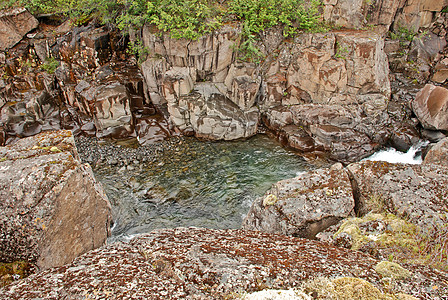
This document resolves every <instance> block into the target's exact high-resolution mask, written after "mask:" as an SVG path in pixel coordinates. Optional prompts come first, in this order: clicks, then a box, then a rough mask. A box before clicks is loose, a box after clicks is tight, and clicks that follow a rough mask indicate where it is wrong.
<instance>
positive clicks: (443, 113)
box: [411, 84, 448, 130]
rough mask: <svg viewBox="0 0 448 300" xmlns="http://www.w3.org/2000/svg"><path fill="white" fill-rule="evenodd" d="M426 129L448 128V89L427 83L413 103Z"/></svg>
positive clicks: (415, 111)
mask: <svg viewBox="0 0 448 300" xmlns="http://www.w3.org/2000/svg"><path fill="white" fill-rule="evenodd" d="M411 105H412V109H413V111H414V113H415V115H416V116H417V118H418V119H419V121H420V122H421V124H422V126H423V127H424V128H425V129H430V130H448V90H447V89H445V88H443V87H439V86H434V85H432V84H427V85H425V87H424V88H423V89H422V90H421V91H420V92H418V93H417V95H416V96H415V98H414V100H413V101H412V103H411Z"/></svg>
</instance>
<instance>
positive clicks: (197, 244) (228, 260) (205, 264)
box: [0, 228, 448, 299]
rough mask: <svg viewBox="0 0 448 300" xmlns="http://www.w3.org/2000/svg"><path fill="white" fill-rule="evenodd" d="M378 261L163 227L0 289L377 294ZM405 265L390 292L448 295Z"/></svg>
mask: <svg viewBox="0 0 448 300" xmlns="http://www.w3.org/2000/svg"><path fill="white" fill-rule="evenodd" d="M378 263H379V261H377V260H375V259H373V258H372V257H371V256H368V255H365V254H363V253H361V252H356V251H350V250H347V249H342V248H337V247H334V246H330V245H329V244H325V243H321V242H317V241H311V240H305V239H300V238H292V237H285V236H280V235H270V234H266V233H260V232H250V231H241V230H211V229H198V228H177V229H163V230H157V231H153V232H152V233H149V234H145V235H141V236H138V237H136V238H135V239H133V240H131V241H130V242H129V243H115V244H112V245H109V246H106V247H103V248H100V249H97V250H93V251H90V252H88V253H86V254H84V255H83V256H81V257H79V258H77V259H76V260H75V261H74V262H73V263H71V264H68V265H66V266H64V267H59V268H53V269H51V270H47V271H44V272H41V273H39V274H35V275H32V276H30V277H28V278H26V279H24V280H21V281H17V282H14V283H12V284H11V285H9V286H7V287H5V288H3V289H1V290H0V291H1V293H0V298H1V299H29V298H34V297H41V298H60V299H61V298H75V297H89V298H91V299H104V298H110V297H114V298H123V299H124V298H146V299H164V298H170V299H186V298H191V299H226V298H229V297H232V296H233V297H235V296H238V294H239V293H241V294H242V293H244V292H248V293H249V292H253V291H256V290H261V289H265V288H270V289H287V288H292V287H296V286H299V285H300V283H301V282H303V281H305V280H307V279H312V278H316V277H330V278H335V277H345V276H349V277H358V278H360V279H364V280H366V281H368V282H370V283H372V284H373V285H374V286H376V287H377V288H379V289H382V288H383V287H382V284H381V278H380V276H379V275H378V274H377V272H376V271H375V266H376V265H377V264H378ZM404 267H405V268H407V269H408V270H410V271H411V272H412V274H413V276H412V279H400V280H399V281H398V284H397V285H396V287H394V292H402V293H408V294H411V295H418V296H419V297H424V298H430V297H437V296H439V295H443V294H444V293H446V291H447V287H448V286H447V284H446V282H447V280H448V275H447V274H446V273H444V272H436V271H433V270H431V269H429V268H425V267H422V266H414V267H413V266H407V265H404ZM358 280H359V279H358ZM435 284H437V289H435V288H433V287H434V285H435Z"/></svg>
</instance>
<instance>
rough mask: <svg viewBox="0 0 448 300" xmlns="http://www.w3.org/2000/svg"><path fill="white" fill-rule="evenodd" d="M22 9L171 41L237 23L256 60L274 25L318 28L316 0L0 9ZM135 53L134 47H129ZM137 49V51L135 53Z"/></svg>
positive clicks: (91, 2) (18, 0) (76, 2)
mask: <svg viewBox="0 0 448 300" xmlns="http://www.w3.org/2000/svg"><path fill="white" fill-rule="evenodd" d="M12 6H24V7H26V8H28V9H29V10H30V11H31V12H32V13H34V14H39V13H60V14H62V15H65V16H67V17H69V18H71V19H73V20H74V22H75V23H76V24H80V23H84V22H87V21H90V20H92V19H97V20H99V21H100V22H102V23H108V24H111V25H114V26H117V27H118V28H119V29H120V30H123V32H124V33H126V32H127V31H128V30H129V29H131V28H135V27H140V26H142V25H143V24H145V23H146V24H152V25H154V26H155V27H156V28H157V29H158V30H160V32H168V33H169V34H170V35H171V37H173V38H176V39H180V38H186V39H198V38H199V37H201V36H202V35H204V34H206V33H210V32H212V31H214V30H216V29H217V28H219V27H220V26H221V25H222V24H223V23H225V22H232V21H240V22H241V23H242V36H241V37H242V41H241V44H240V48H239V49H237V50H239V52H240V54H241V55H240V56H241V57H242V58H243V59H245V60H251V61H258V60H260V59H261V58H262V57H263V55H262V53H261V51H260V50H259V49H258V47H257V41H258V39H259V37H258V34H259V33H260V32H261V31H263V30H266V29H267V28H270V27H273V26H279V27H280V28H282V29H283V35H284V36H285V37H289V36H292V35H294V34H296V33H297V32H298V31H302V30H305V31H317V30H319V29H321V28H322V24H321V19H320V18H321V17H320V13H319V7H320V6H321V0H311V1H305V0H227V1H218V0H181V1H179V0H118V1H116V0H56V1H50V0H6V1H4V2H2V4H0V8H5V7H12ZM131 47H133V48H134V50H136V49H137V48H136V47H138V45H131ZM138 50H139V49H137V51H138Z"/></svg>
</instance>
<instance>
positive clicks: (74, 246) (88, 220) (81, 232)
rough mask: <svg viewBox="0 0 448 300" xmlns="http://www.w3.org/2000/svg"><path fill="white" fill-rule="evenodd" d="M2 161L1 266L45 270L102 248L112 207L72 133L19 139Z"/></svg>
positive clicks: (1, 153)
mask: <svg viewBox="0 0 448 300" xmlns="http://www.w3.org/2000/svg"><path fill="white" fill-rule="evenodd" d="M0 157H1V158H0V198H1V199H2V201H1V203H0V208H1V211H2V215H1V217H0V240H1V242H0V260H1V261H4V262H13V261H18V260H26V261H29V262H31V263H33V264H36V265H37V267H38V268H39V269H48V268H51V267H56V266H61V265H64V264H67V263H70V262H71V261H72V260H73V259H74V258H75V257H77V256H79V255H81V254H83V253H85V252H86V251H88V250H91V249H94V248H97V247H99V246H101V245H103V244H104V242H105V240H106V238H107V237H108V235H109V232H110V230H109V225H110V222H111V207H110V204H109V201H108V200H107V197H106V195H105V193H104V191H103V189H102V187H101V185H100V184H99V183H97V182H96V180H95V178H94V177H93V172H92V170H91V168H90V166H89V165H87V164H82V163H81V162H80V160H79V158H78V153H77V150H76V147H75V144H74V140H73V136H72V134H71V132H70V131H53V132H44V133H41V134H39V135H36V136H33V137H29V138H25V139H21V140H19V141H18V142H16V143H15V144H13V145H10V146H6V147H1V148H0Z"/></svg>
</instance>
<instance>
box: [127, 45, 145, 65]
mask: <svg viewBox="0 0 448 300" xmlns="http://www.w3.org/2000/svg"><path fill="white" fill-rule="evenodd" d="M127 52H128V53H129V54H134V55H135V56H136V57H137V58H138V63H139V64H141V63H142V62H144V61H145V60H146V57H147V56H148V55H149V49H148V47H145V46H144V45H143V41H142V40H140V39H138V40H137V41H135V42H132V41H131V42H129V45H128V51H127Z"/></svg>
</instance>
